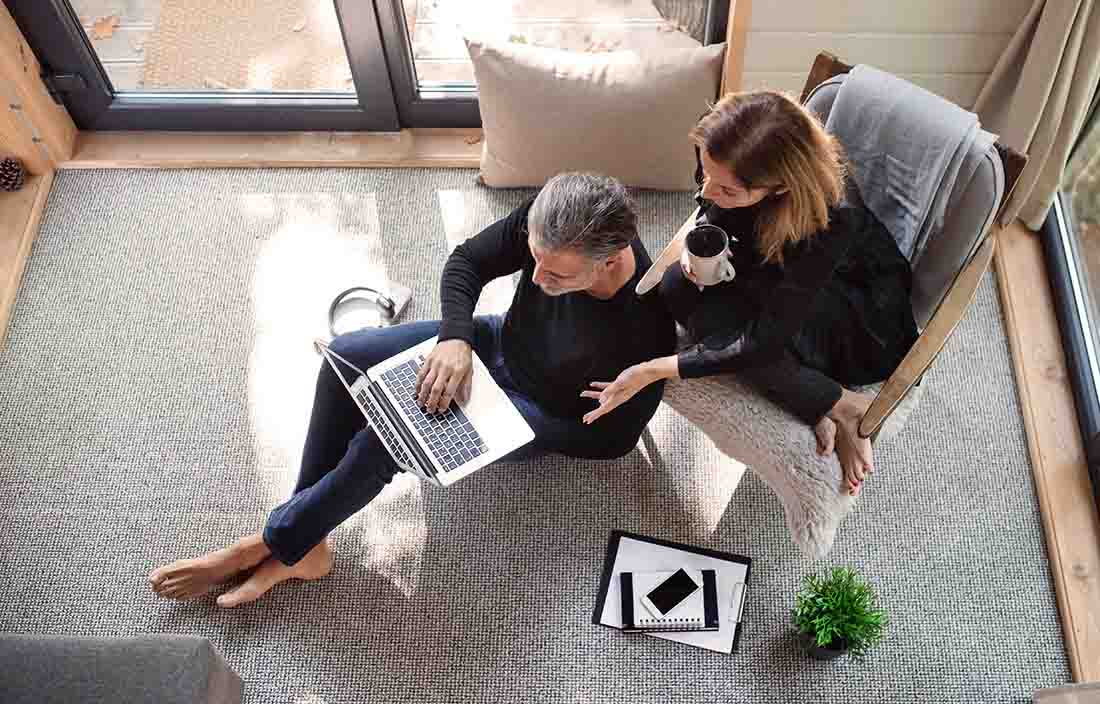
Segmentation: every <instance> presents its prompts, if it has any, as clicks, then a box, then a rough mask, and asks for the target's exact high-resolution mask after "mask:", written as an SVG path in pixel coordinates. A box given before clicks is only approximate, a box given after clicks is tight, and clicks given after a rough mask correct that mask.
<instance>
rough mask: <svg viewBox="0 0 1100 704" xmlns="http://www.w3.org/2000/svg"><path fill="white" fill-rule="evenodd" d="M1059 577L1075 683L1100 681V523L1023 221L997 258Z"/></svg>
mask: <svg viewBox="0 0 1100 704" xmlns="http://www.w3.org/2000/svg"><path fill="white" fill-rule="evenodd" d="M994 264H995V266H996V267H997V273H998V276H997V283H998V286H999V288H1000V292H1001V302H1002V307H1003V309H1004V315H1005V332H1006V334H1007V336H1008V343H1009V347H1010V348H1011V351H1012V360H1013V366H1014V368H1015V372H1016V383H1017V387H1018V391H1019V397H1020V410H1021V412H1022V413H1023V417H1024V427H1025V429H1026V431H1027V440H1028V450H1029V453H1030V455H1031V465H1032V472H1033V474H1034V478H1035V494H1036V496H1037V497H1038V499H1039V508H1040V511H1041V513H1042V520H1043V530H1044V533H1045V536H1046V546H1047V554H1048V556H1049V558H1050V570H1051V577H1052V579H1053V580H1054V588H1055V593H1056V595H1057V599H1058V611H1059V613H1060V614H1061V617H1062V632H1063V635H1064V637H1065V644H1066V653H1067V655H1068V656H1069V662H1070V668H1071V670H1072V672H1073V678H1074V681H1077V682H1096V681H1100V519H1098V517H1097V508H1096V504H1095V502H1094V500H1093V495H1092V484H1091V482H1090V480H1089V475H1088V469H1087V467H1086V465H1085V451H1084V446H1083V443H1082V441H1081V434H1080V432H1079V430H1078V426H1077V417H1076V411H1075V408H1074V401H1073V390H1072V388H1071V387H1070V384H1069V380H1068V376H1067V374H1066V359H1065V355H1064V353H1063V350H1062V343H1061V335H1060V333H1059V330H1058V320H1057V317H1056V315H1055V313H1054V299H1053V296H1052V294H1051V291H1050V285H1049V283H1048V280H1047V276H1046V269H1045V265H1044V262H1043V248H1042V244H1041V243H1040V242H1039V239H1038V237H1037V236H1036V235H1035V234H1034V233H1032V232H1030V231H1029V230H1027V229H1026V228H1024V227H1023V225H1021V224H1020V223H1019V222H1018V221H1017V222H1016V223H1013V224H1012V225H1010V226H1009V227H1007V228H1005V229H1003V230H1001V231H1000V233H999V234H998V241H997V250H996V254H995V257H994Z"/></svg>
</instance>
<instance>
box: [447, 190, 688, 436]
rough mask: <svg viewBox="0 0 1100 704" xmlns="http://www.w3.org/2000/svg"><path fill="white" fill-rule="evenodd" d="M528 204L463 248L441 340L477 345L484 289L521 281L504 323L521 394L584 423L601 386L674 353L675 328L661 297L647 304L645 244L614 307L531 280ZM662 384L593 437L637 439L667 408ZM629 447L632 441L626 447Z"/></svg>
mask: <svg viewBox="0 0 1100 704" xmlns="http://www.w3.org/2000/svg"><path fill="white" fill-rule="evenodd" d="M531 203H532V201H528V202H526V203H525V204H524V205H522V206H520V207H519V208H517V209H516V210H515V211H513V212H512V213H511V214H510V215H508V216H507V217H505V218H504V219H502V220H500V221H498V222H496V223H494V224H492V225H490V226H489V227H487V228H485V229H484V230H483V231H482V232H481V233H480V234H478V235H476V236H474V237H471V238H470V239H468V240H467V241H466V242H464V243H463V244H460V245H459V246H458V247H456V248H455V250H454V252H453V253H452V254H451V256H450V258H449V259H448V260H447V264H446V266H445V267H444V269H443V279H442V284H441V297H442V303H443V322H442V325H441V327H440V329H439V340H440V341H444V340H449V339H460V340H465V341H466V342H468V343H470V344H471V346H472V345H473V335H474V326H473V313H474V307H475V305H476V303H477V299H478V296H479V295H480V293H481V289H482V288H483V287H484V286H485V284H487V283H489V282H490V281H492V280H493V279H495V278H497V277H500V276H507V275H509V274H512V273H514V272H516V271H519V272H521V274H520V278H519V284H518V286H517V287H516V293H515V296H514V297H513V299H512V305H511V307H510V308H509V309H508V313H507V316H506V318H505V322H504V331H503V346H504V359H505V362H506V363H507V365H508V371H509V372H510V373H511V375H512V377H513V379H514V380H515V382H516V384H517V385H518V386H519V387H520V388H519V389H518V390H519V391H521V392H523V393H524V394H525V395H527V396H529V397H530V398H531V399H533V400H535V401H536V402H538V403H539V405H540V406H542V407H543V409H544V410H546V411H548V412H550V413H551V414H553V415H557V416H559V417H564V418H578V419H579V418H580V417H581V416H582V415H584V414H585V413H587V412H588V411H591V410H593V409H594V408H595V407H596V402H595V401H593V400H592V399H586V398H581V395H580V394H581V391H584V390H586V389H588V388H589V384H590V383H591V382H593V381H613V380H614V379H615V377H617V376H618V375H619V373H620V372H622V371H623V370H624V369H626V368H627V367H630V366H632V365H634V364H638V363H640V362H645V361H648V360H650V359H653V358H655V357H661V356H666V355H670V354H672V353H673V351H674V350H675V345H676V335H675V324H674V322H673V320H672V317H671V316H670V315H669V313H668V312H667V311H666V310H665V307H664V305H663V304H662V303H661V301H660V299H659V298H658V297H657V295H655V294H656V293H657V292H656V290H654V291H651V292H650V293H649V294H648V295H646V296H642V297H639V296H637V295H636V294H635V293H634V287H635V286H636V285H637V283H638V280H639V279H640V278H641V276H642V275H643V274H644V273H645V272H646V270H647V269H648V268H649V266H650V264H651V261H650V258H649V255H648V253H647V252H646V250H645V247H644V246H643V245H642V243H641V240H639V239H637V238H635V240H634V242H633V243H632V244H631V249H632V250H633V252H634V257H635V264H636V267H635V272H634V275H633V276H632V277H631V278H630V280H629V281H627V282H626V284H625V285H623V287H622V288H621V289H620V290H619V291H618V293H616V294H615V295H614V296H613V297H612V298H610V299H607V300H601V299H598V298H595V297H594V296H591V295H589V294H588V293H584V292H579V293H567V294H564V295H560V296H549V295H547V294H546V293H544V292H543V291H542V289H541V288H539V286H538V285H536V284H535V283H534V282H533V281H532V280H531V277H532V275H533V273H534V269H535V260H534V257H532V256H531V251H530V249H529V248H528V245H527V235H528V232H527V213H528V211H529V210H530V208H531ZM662 390H663V385H662V384H652V385H650V386H649V387H648V388H646V389H645V390H644V391H642V392H641V393H639V394H637V395H636V396H635V397H634V398H633V399H632V400H631V401H629V402H627V403H625V404H623V405H622V406H620V407H619V408H617V409H615V410H614V411H612V412H611V413H609V414H607V415H606V416H604V417H602V418H600V419H599V420H597V421H596V422H595V423H594V424H593V426H592V427H593V429H595V428H597V427H598V428H600V429H602V430H616V429H617V430H620V431H622V432H623V433H627V434H631V433H633V438H632V439H631V440H630V441H631V442H635V441H636V440H637V435H638V434H639V433H640V432H641V429H642V428H643V427H644V426H645V423H646V422H648V421H649V418H650V417H651V416H652V415H653V412H654V411H655V410H656V408H657V405H658V403H660V399H661V392H662ZM624 439H625V438H624Z"/></svg>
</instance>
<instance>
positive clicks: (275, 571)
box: [218, 540, 332, 609]
mask: <svg viewBox="0 0 1100 704" xmlns="http://www.w3.org/2000/svg"><path fill="white" fill-rule="evenodd" d="M331 571H332V551H330V550H329V547H328V542H327V541H324V540H322V541H321V544H320V545H318V546H317V547H315V548H313V549H312V550H310V551H309V552H308V553H306V556H305V557H303V558H302V559H301V560H299V561H298V562H297V563H295V564H294V565H292V566H290V565H284V564H283V563H282V562H279V561H278V560H276V559H275V558H274V557H269V558H268V559H266V560H264V562H263V564H262V565H260V567H259V569H257V570H256V571H255V572H253V573H252V576H251V577H249V578H248V579H247V580H245V582H244V584H242V585H240V586H239V587H236V588H234V589H231V590H229V591H228V592H226V593H225V594H222V595H221V596H219V597H218V606H222V607H225V608H227V609H231V608H233V607H234V606H240V605H241V604H247V603H248V602H251V601H256V600H257V599H259V598H260V597H261V596H263V595H264V594H266V593H267V592H268V590H270V589H271V588H272V587H274V586H275V585H276V584H279V583H280V582H285V581H286V580H288V579H306V580H311V579H320V578H321V577H324V576H325V575H327V574H328V573H329V572H331Z"/></svg>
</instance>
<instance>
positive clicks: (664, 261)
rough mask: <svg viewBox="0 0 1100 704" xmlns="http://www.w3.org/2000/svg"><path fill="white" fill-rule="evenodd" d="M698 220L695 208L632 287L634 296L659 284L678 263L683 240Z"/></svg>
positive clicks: (697, 212) (697, 210)
mask: <svg viewBox="0 0 1100 704" xmlns="http://www.w3.org/2000/svg"><path fill="white" fill-rule="evenodd" d="M698 219H699V208H696V209H695V211H694V212H693V213H692V214H691V215H689V216H688V219H687V220H684V224H683V225H680V229H679V230H677V231H676V234H675V235H673V237H672V239H671V240H670V241H669V243H668V244H667V245H665V250H664V251H663V252H661V256H659V257H657V259H656V261H654V262H653V266H651V267H649V270H648V271H646V273H645V274H644V275H642V278H641V279H639V280H638V285H637V286H635V287H634V292H635V293H636V294H638V295H639V296H641V295H642V294H644V293H647V292H648V291H649V290H650V289H651V288H653V287H654V286H656V285H657V284H659V283H661V277H663V276H664V275H665V270H666V269H668V268H669V267H670V266H672V265H673V264H674V263H676V262H678V261H680V254H681V253H682V252H683V251H684V240H686V239H687V236H688V233H689V232H691V231H692V230H694V229H695V221H696V220H698Z"/></svg>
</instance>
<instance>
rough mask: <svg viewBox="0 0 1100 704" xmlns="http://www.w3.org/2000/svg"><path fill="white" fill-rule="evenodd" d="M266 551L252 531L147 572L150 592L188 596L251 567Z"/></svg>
mask: <svg viewBox="0 0 1100 704" xmlns="http://www.w3.org/2000/svg"><path fill="white" fill-rule="evenodd" d="M270 554H271V551H270V550H269V549H268V547H267V544H265V543H264V541H263V537H262V536H261V535H260V534H259V533H254V534H252V535H249V536H245V537H244V538H241V539H240V540H238V541H237V542H235V543H233V544H232V545H230V546H229V547H227V548H222V549H221V550H216V551H214V552H211V553H207V554H205V555H203V556H202V557H196V558H193V559H190V560H178V561H176V562H173V563H171V564H170V565H165V566H164V567H159V568H157V569H155V570H153V571H152V572H150V573H149V584H150V586H152V588H153V591H154V592H156V593H157V594H159V595H160V596H163V597H166V598H168V599H191V598H194V597H196V596H199V595H201V594H204V593H205V592H206V591H207V590H208V589H210V587H212V586H214V585H215V584H217V583H218V582H222V581H224V580H226V579H228V578H229V577H232V576H233V575H235V574H237V573H238V572H243V571H244V570H247V569H249V568H250V567H255V566H256V565H257V564H259V563H260V561H262V560H263V559H264V558H265V557H267V556H268V555H270Z"/></svg>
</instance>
